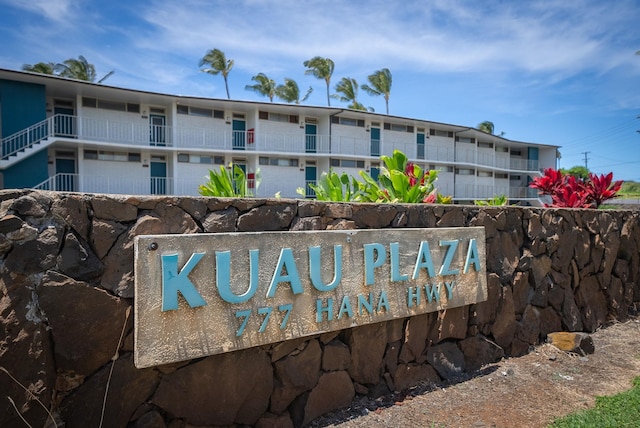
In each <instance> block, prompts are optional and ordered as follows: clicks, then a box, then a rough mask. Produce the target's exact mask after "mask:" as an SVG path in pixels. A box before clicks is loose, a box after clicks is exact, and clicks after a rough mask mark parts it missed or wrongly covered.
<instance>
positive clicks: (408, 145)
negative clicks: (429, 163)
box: [380, 129, 417, 159]
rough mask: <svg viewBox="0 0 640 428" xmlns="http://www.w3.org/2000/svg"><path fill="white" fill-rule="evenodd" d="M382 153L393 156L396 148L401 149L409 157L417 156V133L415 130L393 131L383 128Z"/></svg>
mask: <svg viewBox="0 0 640 428" xmlns="http://www.w3.org/2000/svg"><path fill="white" fill-rule="evenodd" d="M381 134H382V136H381V143H380V145H381V147H380V153H381V154H383V155H387V156H392V155H393V151H394V150H400V151H401V152H402V153H404V154H405V155H407V157H408V158H409V159H415V158H416V156H417V149H416V134H415V133H413V132H402V131H391V130H388V129H382V131H381Z"/></svg>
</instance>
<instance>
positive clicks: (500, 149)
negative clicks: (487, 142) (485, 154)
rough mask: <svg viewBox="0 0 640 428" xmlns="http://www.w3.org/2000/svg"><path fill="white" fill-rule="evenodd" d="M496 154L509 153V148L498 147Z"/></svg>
mask: <svg viewBox="0 0 640 428" xmlns="http://www.w3.org/2000/svg"><path fill="white" fill-rule="evenodd" d="M496 152H498V153H508V152H509V148H508V147H504V146H496Z"/></svg>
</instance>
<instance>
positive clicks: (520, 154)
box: [511, 150, 522, 156]
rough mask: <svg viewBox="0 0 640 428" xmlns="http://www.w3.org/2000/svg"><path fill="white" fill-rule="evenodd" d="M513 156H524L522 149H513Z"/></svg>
mask: <svg viewBox="0 0 640 428" xmlns="http://www.w3.org/2000/svg"><path fill="white" fill-rule="evenodd" d="M511 156H522V151H520V150H511Z"/></svg>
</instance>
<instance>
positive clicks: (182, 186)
mask: <svg viewBox="0 0 640 428" xmlns="http://www.w3.org/2000/svg"><path fill="white" fill-rule="evenodd" d="M209 170H214V171H220V165H215V164H200V163H189V162H176V163H175V164H174V166H173V171H174V174H173V177H175V186H176V187H177V190H179V191H181V192H184V193H183V194H185V195H198V194H199V193H198V186H199V185H201V184H204V183H206V182H207V181H208V180H209Z"/></svg>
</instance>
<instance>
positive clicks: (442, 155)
mask: <svg viewBox="0 0 640 428" xmlns="http://www.w3.org/2000/svg"><path fill="white" fill-rule="evenodd" d="M427 137H428V138H427ZM424 145H425V147H424V158H425V160H426V161H440V162H453V159H454V151H453V138H449V137H436V136H435V135H428V134H427V135H425V142H424Z"/></svg>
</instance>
